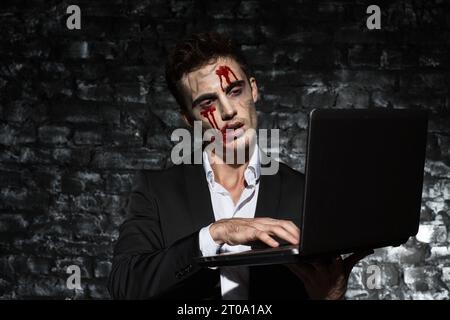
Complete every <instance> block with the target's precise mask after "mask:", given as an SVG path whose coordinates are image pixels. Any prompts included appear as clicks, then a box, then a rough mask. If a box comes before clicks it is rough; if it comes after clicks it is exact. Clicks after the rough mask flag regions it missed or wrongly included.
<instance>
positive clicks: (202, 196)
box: [184, 165, 214, 230]
mask: <svg viewBox="0 0 450 320" xmlns="http://www.w3.org/2000/svg"><path fill="white" fill-rule="evenodd" d="M184 171H185V174H184V177H185V181H184V184H185V188H184V189H185V191H186V197H187V203H188V209H189V214H190V216H191V220H190V221H192V227H193V229H194V230H200V229H201V228H203V227H205V226H207V225H209V224H210V223H212V222H214V212H213V209H212V204H211V196H210V193H209V188H208V184H207V182H206V177H205V172H204V170H203V166H202V165H185V166H184Z"/></svg>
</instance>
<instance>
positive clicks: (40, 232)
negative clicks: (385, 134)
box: [0, 0, 450, 299]
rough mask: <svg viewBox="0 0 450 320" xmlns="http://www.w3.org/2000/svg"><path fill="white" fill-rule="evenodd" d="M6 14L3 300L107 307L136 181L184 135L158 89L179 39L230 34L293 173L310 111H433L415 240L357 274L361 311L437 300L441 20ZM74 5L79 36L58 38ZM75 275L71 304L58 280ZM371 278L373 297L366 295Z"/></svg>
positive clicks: (442, 225)
mask: <svg viewBox="0 0 450 320" xmlns="http://www.w3.org/2000/svg"><path fill="white" fill-rule="evenodd" d="M376 3H377V4H378V5H380V6H381V9H382V29H381V30H377V31H368V30H367V29H366V27H365V24H366V17H367V15H366V13H365V10H366V7H367V6H368V5H369V4H372V1H313V0H297V1H283V2H282V4H281V3H280V1H245V0H244V1H234V0H226V1H206V0H205V1H191V0H183V1H175V0H172V1H163V0H156V1H150V0H140V1H128V0H100V1H99V0H97V1H88V0H78V1H76V2H72V1H70V2H69V1H59V0H58V1H57V0H51V1H43V0H34V1H17V0H14V1H13V0H2V1H1V4H0V30H1V37H0V187H1V190H0V297H1V298H3V299H11V298H20V299H23V298H107V297H108V293H107V290H106V287H105V282H106V277H107V275H108V273H109V270H110V268H111V262H110V258H111V254H112V247H113V243H114V241H115V240H116V239H117V236H118V226H119V224H120V223H121V221H122V219H123V217H124V213H123V211H121V210H120V208H121V207H122V206H123V205H124V203H125V199H126V195H127V192H128V191H129V189H130V184H131V181H132V177H133V174H134V173H135V172H136V170H138V169H142V168H162V167H165V166H167V165H169V160H168V155H169V154H170V152H169V151H170V148H171V146H172V143H171V141H170V133H171V132H172V130H173V129H174V128H176V127H178V126H180V125H182V124H181V120H180V118H179V116H178V113H177V108H176V104H175V101H174V99H173V98H172V97H171V96H170V95H169V94H168V91H167V89H166V87H165V83H164V78H163V65H164V64H163V62H164V59H165V56H166V53H167V50H168V48H170V47H172V45H173V44H174V42H175V41H176V40H177V39H179V38H180V37H182V36H183V35H185V34H188V33H190V32H194V31H206V30H216V31H221V32H227V33H229V34H231V35H232V36H233V37H234V38H235V39H236V40H237V41H238V42H239V43H240V44H241V45H242V48H243V50H244V51H245V52H246V53H247V55H248V56H249V57H250V61H251V62H252V63H253V66H254V69H255V74H256V77H257V80H258V83H259V85H260V88H261V98H262V99H261V102H260V103H259V105H258V106H257V107H258V110H259V111H258V113H259V120H260V126H261V127H263V128H280V129H281V133H280V135H281V138H282V141H281V147H282V154H281V158H282V159H283V160H284V161H285V162H287V163H288V164H291V165H292V166H293V167H295V168H297V169H299V170H303V168H302V164H303V162H304V152H305V137H306V134H305V128H306V125H307V117H306V115H307V114H308V111H309V110H310V109H311V108H313V107H324V108H361V107H370V108H379V107H381V108H403V107H410V106H413V107H425V108H427V109H429V110H430V111H431V119H430V125H429V140H428V142H429V144H428V149H427V162H426V176H425V184H424V189H423V190H424V191H423V207H422V226H421V229H420V232H419V235H418V236H417V237H415V238H411V239H410V241H408V243H406V244H405V245H404V246H402V247H398V248H387V249H381V250H377V252H376V254H375V255H373V256H372V257H371V258H369V259H366V260H364V261H363V262H361V263H360V264H359V265H358V266H357V267H356V268H355V270H354V272H353V274H352V276H351V279H350V284H349V290H348V293H347V297H348V298H359V299H403V298H404V299H410V298H419V299H420V298H431V299H444V298H445V299H448V298H449V285H450V260H449V258H450V246H449V242H450V233H449V227H450V222H449V219H450V211H449V204H450V169H449V168H450V154H449V145H450V136H449V134H450V126H449V124H450V121H449V120H450V105H449V104H450V101H449V99H450V86H449V85H450V73H449V70H450V69H449V67H450V54H449V53H450V52H449V45H450V40H449V39H450V34H449V31H450V18H449V17H450V10H449V9H450V6H449V4H448V3H446V2H445V1H438V0H434V1H419V0H417V1H406V0H405V1H400V0H397V1H377V2H376ZM70 4H78V5H79V6H80V8H81V12H82V25H81V27H82V28H81V30H74V31H69V30H67V28H66V18H67V14H66V8H67V6H68V5H70ZM72 264H75V265H78V266H80V267H81V274H82V280H81V286H82V289H81V290H69V289H67V288H66V278H67V277H68V274H66V268H67V266H69V265H72ZM370 265H377V266H378V267H379V268H380V269H381V275H382V277H381V288H380V289H370V288H368V286H367V283H368V279H369V277H370V273H369V272H368V268H369V266H370Z"/></svg>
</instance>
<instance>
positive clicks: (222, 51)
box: [166, 32, 250, 111]
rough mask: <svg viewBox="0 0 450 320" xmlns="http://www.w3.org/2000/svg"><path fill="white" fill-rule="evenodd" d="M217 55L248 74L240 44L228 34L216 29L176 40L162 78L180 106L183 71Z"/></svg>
mask: <svg viewBox="0 0 450 320" xmlns="http://www.w3.org/2000/svg"><path fill="white" fill-rule="evenodd" d="M219 57H228V58H233V59H234V60H235V61H236V62H237V63H238V64H239V65H240V67H241V68H242V70H243V71H244V73H245V75H246V76H247V77H249V72H250V69H249V66H248V64H247V61H246V59H245V57H244V55H243V53H242V51H241V50H240V48H238V47H237V46H236V45H235V44H234V43H233V41H232V40H231V39H230V38H229V37H227V36H225V35H222V34H219V33H216V32H205V33H196V34H192V35H191V36H189V37H187V38H185V39H184V40H182V41H181V42H179V43H178V44H177V45H176V46H175V48H174V49H173V51H172V52H171V53H170V54H169V57H168V60H167V63H166V82H167V86H168V88H169V90H170V92H171V93H172V95H173V96H174V97H175V99H176V101H177V102H178V104H179V105H180V107H181V109H182V110H185V111H187V110H188V109H187V106H186V105H185V102H184V100H183V93H182V91H181V87H180V80H181V78H182V77H183V75H184V74H187V73H189V72H192V71H195V70H198V69H200V68H201V67H203V66H205V65H206V64H208V63H210V62H212V61H214V60H217V59H218V58H219Z"/></svg>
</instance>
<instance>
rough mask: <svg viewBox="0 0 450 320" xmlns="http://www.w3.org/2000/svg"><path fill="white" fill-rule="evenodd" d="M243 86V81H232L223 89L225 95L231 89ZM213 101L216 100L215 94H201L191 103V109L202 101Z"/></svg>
mask: <svg viewBox="0 0 450 320" xmlns="http://www.w3.org/2000/svg"><path fill="white" fill-rule="evenodd" d="M244 84H245V81H244V80H236V81H233V82H232V83H230V84H229V85H228V86H227V87H226V88H225V94H228V93H230V91H231V90H233V88H235V87H238V86H243V85H244ZM214 99H217V94H215V93H205V94H202V95H200V96H199V97H198V98H196V99H195V100H194V101H192V109H194V108H195V107H196V106H198V105H199V104H200V103H201V102H202V101H204V100H214Z"/></svg>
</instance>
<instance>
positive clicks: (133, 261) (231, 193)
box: [109, 33, 364, 299]
mask: <svg viewBox="0 0 450 320" xmlns="http://www.w3.org/2000/svg"><path fill="white" fill-rule="evenodd" d="M166 80H167V84H168V87H169V89H170V91H171V92H172V94H173V95H174V97H175V98H176V100H177V102H178V104H179V105H180V107H181V110H182V111H181V112H182V115H183V118H184V119H185V121H186V123H187V124H188V125H190V126H192V125H193V124H194V121H201V123H202V126H203V128H204V129H205V130H206V129H215V130H216V133H218V135H215V139H214V138H213V139H212V140H211V143H213V142H214V143H218V145H219V146H220V147H219V148H215V149H210V148H208V147H207V148H205V150H204V151H203V164H182V165H176V166H173V167H172V168H169V169H166V170H162V171H142V172H140V173H139V174H138V175H137V177H136V180H135V185H134V188H133V191H132V193H131V195H130V198H129V203H128V207H127V210H128V217H127V219H126V221H125V222H124V223H123V225H122V226H121V228H120V237H119V240H118V242H117V244H116V247H115V254H114V261H113V267H112V271H111V275H110V279H109V290H110V293H111V295H112V297H113V298H121V299H123V298H132V299H146V298H188V299H193V298H198V299H214V298H224V299H253V298H278V299H279V298H290V299H305V298H308V297H309V298H313V299H342V298H343V297H344V294H345V291H346V286H347V280H348V276H349V274H350V271H351V269H352V267H353V266H354V264H356V263H357V262H358V261H359V260H360V259H361V258H363V257H364V255H353V256H351V257H349V258H347V259H346V260H345V261H343V260H342V259H341V258H340V257H336V258H333V259H330V261H317V262H316V263H312V264H306V263H303V264H298V265H289V266H285V265H273V266H258V267H229V268H220V269H211V268H201V267H199V266H198V265H196V263H195V257H198V256H200V255H210V254H215V253H217V252H227V251H242V250H246V249H248V248H249V246H248V245H249V244H251V243H255V242H260V243H264V244H265V245H267V246H271V247H276V246H278V245H279V243H280V241H284V242H287V243H291V244H298V242H299V238H300V230H299V228H298V225H300V223H299V221H298V217H300V210H301V204H302V194H303V185H304V178H303V175H302V174H301V173H299V172H296V171H294V170H292V169H290V168H289V167H288V166H286V165H284V164H281V163H280V164H279V170H278V172H277V173H276V174H275V175H261V157H263V156H264V154H263V153H262V152H260V150H259V148H258V145H257V143H256V139H255V136H254V135H253V133H254V132H255V131H254V130H256V128H257V116H256V109H255V103H256V102H257V100H258V86H257V83H256V79H255V78H254V77H252V76H251V73H250V70H249V68H248V65H247V63H246V61H245V58H244V57H243V55H242V54H241V52H240V51H239V50H238V49H237V48H236V47H235V46H234V45H233V44H232V43H231V41H230V40H229V39H227V38H225V37H223V36H221V35H219V34H215V33H204V34H197V35H193V36H191V37H190V38H188V39H186V40H184V41H183V42H181V43H180V44H178V45H177V46H176V48H175V49H174V51H173V53H172V54H171V55H170V57H169V59H168V63H167V66H166ZM214 140H215V141H214ZM217 140H221V141H217ZM239 151H241V152H242V151H243V153H244V155H245V156H244V161H243V162H242V163H239V162H237V161H235V160H234V161H232V162H231V163H230V161H229V160H230V159H229V158H230V154H231V155H236V154H237V153H239ZM237 158H238V157H231V159H237ZM294 222H295V223H294ZM324 223H326V221H324ZM318 241H320V239H318Z"/></svg>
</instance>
